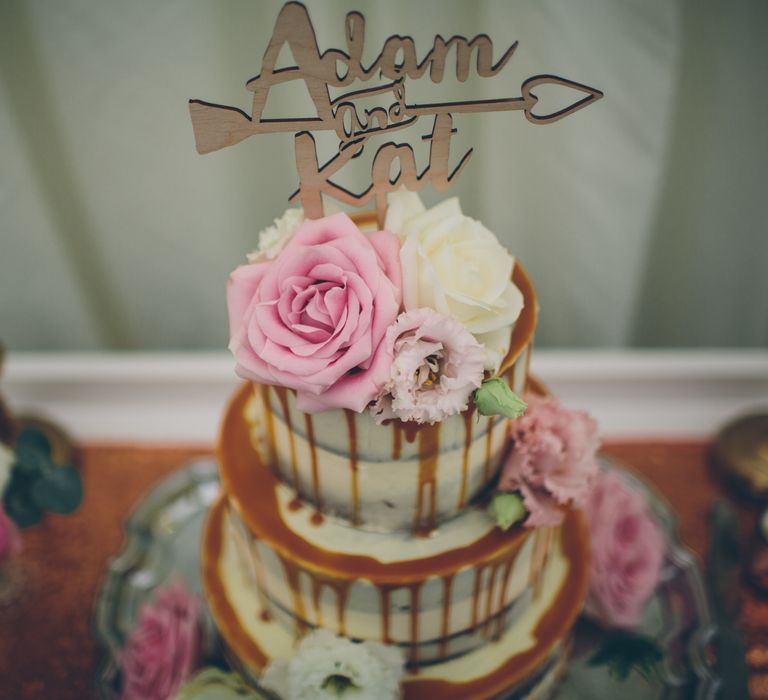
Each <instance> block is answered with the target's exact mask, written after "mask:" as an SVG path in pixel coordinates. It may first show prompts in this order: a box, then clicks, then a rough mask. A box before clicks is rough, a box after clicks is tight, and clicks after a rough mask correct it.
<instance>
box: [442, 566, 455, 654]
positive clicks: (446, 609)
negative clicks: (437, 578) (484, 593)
mask: <svg viewBox="0 0 768 700" xmlns="http://www.w3.org/2000/svg"><path fill="white" fill-rule="evenodd" d="M454 576H455V574H450V575H449V576H443V619H442V624H441V625H440V636H441V637H442V639H441V640H440V656H446V655H447V653H448V634H449V633H450V622H451V617H450V616H451V591H452V589H453V577H454Z"/></svg>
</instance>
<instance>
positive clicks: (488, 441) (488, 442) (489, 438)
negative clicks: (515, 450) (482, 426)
mask: <svg viewBox="0 0 768 700" xmlns="http://www.w3.org/2000/svg"><path fill="white" fill-rule="evenodd" d="M493 420H494V416H491V417H490V418H489V419H488V432H487V433H486V434H485V467H483V478H484V480H485V481H488V479H490V478H491V449H492V448H493Z"/></svg>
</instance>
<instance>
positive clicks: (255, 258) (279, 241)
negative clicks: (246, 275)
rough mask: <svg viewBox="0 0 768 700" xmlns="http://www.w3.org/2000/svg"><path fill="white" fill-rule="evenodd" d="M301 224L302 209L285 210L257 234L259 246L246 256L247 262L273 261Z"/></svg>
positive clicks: (302, 221) (302, 220) (302, 218)
mask: <svg viewBox="0 0 768 700" xmlns="http://www.w3.org/2000/svg"><path fill="white" fill-rule="evenodd" d="M303 223H304V210H303V209H300V208H295V207H293V208H290V209H286V210H285V212H284V214H283V215H282V216H281V217H279V218H278V219H275V221H274V223H273V224H272V225H271V226H267V228H265V229H264V230H263V231H261V232H260V233H259V245H258V247H257V248H256V250H254V251H253V252H252V253H249V254H248V262H251V263H254V262H263V261H265V260H274V259H275V258H276V257H277V256H278V255H279V253H280V251H281V250H282V249H283V248H284V247H285V244H286V243H287V242H288V239H289V238H290V237H291V236H292V235H293V234H294V232H295V231H296V229H297V228H299V226H301V225H302V224H303Z"/></svg>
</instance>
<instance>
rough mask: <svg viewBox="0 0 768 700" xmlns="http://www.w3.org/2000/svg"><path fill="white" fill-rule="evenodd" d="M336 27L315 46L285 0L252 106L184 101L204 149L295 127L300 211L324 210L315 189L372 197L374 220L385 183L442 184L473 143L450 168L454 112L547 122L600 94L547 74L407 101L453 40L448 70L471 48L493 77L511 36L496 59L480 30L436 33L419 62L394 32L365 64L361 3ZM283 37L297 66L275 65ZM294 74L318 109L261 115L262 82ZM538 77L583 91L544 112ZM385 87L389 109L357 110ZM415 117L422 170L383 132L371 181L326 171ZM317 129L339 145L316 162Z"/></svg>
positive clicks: (253, 83)
mask: <svg viewBox="0 0 768 700" xmlns="http://www.w3.org/2000/svg"><path fill="white" fill-rule="evenodd" d="M344 29H345V37H346V43H347V51H346V52H344V51H341V50H340V49H328V50H327V51H325V52H323V53H320V49H319V48H318V46H317V40H316V38H315V30H314V28H313V27H312V22H311V21H310V18H309V13H308V12H307V8H306V7H304V5H302V4H301V3H299V2H289V3H286V4H285V5H284V6H283V8H282V9H281V10H280V14H279V15H278V17H277V22H276V24H275V28H274V30H273V32H272V38H271V39H270V41H269V46H268V47H267V50H266V52H265V54H264V59H263V61H262V68H261V73H260V74H259V75H258V76H256V77H255V78H252V79H251V80H249V81H248V83H247V85H246V86H247V88H248V90H250V91H251V92H253V108H252V111H251V115H250V116H248V115H247V114H246V113H245V112H243V111H242V110H240V109H237V108H235V107H228V106H224V105H216V104H210V103H208V102H203V101H201V100H190V102H189V111H190V114H191V116H192V126H193V128H194V132H195V143H196V145H197V151H198V153H211V152H212V151H217V150H219V149H221V148H224V147H226V146H232V145H234V144H236V143H239V142H240V141H242V140H243V139H245V138H247V137H248V136H253V135H254V134H270V133H277V132H294V144H295V155H296V168H297V170H298V174H299V188H298V190H296V191H295V192H294V193H293V194H292V195H291V197H290V201H291V202H296V201H300V202H301V205H302V207H303V208H304V213H305V215H306V216H307V217H308V218H313V219H315V218H319V217H321V216H323V205H322V195H323V194H325V195H328V196H330V197H333V198H334V199H336V200H338V201H340V202H343V203H345V204H348V205H351V206H356V207H359V206H364V205H365V204H367V203H368V202H369V201H370V199H371V198H372V197H374V196H375V197H376V209H377V213H378V217H379V224H380V225H382V224H383V218H384V211H385V209H386V193H387V192H391V191H393V190H396V189H398V188H400V187H402V186H405V187H407V188H408V189H409V190H411V191H417V190H420V189H422V188H423V187H424V186H425V185H426V184H427V183H431V184H432V187H434V189H435V190H437V191H438V192H444V191H446V190H448V189H449V188H450V187H451V185H452V184H453V181H454V180H455V179H456V178H457V177H458V176H459V175H460V174H461V172H462V170H463V169H464V166H465V165H466V164H467V161H468V160H469V157H470V156H471V155H472V149H469V150H468V151H467V152H466V153H465V154H464V155H463V156H462V157H461V158H460V159H459V162H458V164H457V165H456V166H455V167H454V168H453V169H451V168H450V166H449V156H450V145H451V135H452V134H454V133H455V132H456V129H455V128H454V126H453V115H454V114H456V113H466V112H500V111H513V110H521V111H522V112H523V114H524V115H525V118H526V119H528V121H530V122H532V123H533V124H551V123H552V122H555V121H558V120H559V119H562V118H563V117H567V116H568V115H569V114H573V113H574V112H576V111H578V110H580V109H582V108H583V107H586V106H587V105H588V104H591V103H592V102H595V101H596V100H599V99H600V98H601V97H602V96H603V93H602V92H600V91H599V90H596V89H595V88H591V87H588V86H586V85H582V84H580V83H576V82H574V81H572V80H567V79H565V78H559V77H557V76H554V75H537V76H533V77H531V78H528V79H527V80H525V81H524V82H523V84H522V85H521V88H520V96H519V97H505V98H500V99H483V100H471V101H457V102H439V103H429V104H419V103H415V102H408V101H407V100H406V95H405V92H406V90H405V86H406V83H405V80H406V78H408V79H418V78H421V77H423V76H425V75H426V74H428V75H429V77H430V79H431V80H432V82H434V83H439V82H441V81H442V80H443V77H444V74H445V70H446V66H447V63H448V58H449V52H451V50H452V49H455V59H454V61H455V72H456V78H457V79H458V80H459V81H460V82H464V81H466V80H467V78H468V77H469V74H470V61H471V59H472V57H473V55H474V56H475V71H476V73H477V75H478V76H480V77H484V78H487V77H492V76H495V75H497V74H498V73H500V72H501V71H502V70H503V69H504V67H505V66H506V65H507V63H508V62H509V59H510V58H511V57H512V54H513V53H514V51H515V49H516V48H517V42H515V43H513V44H512V45H511V46H510V47H509V48H508V49H507V50H506V51H505V52H504V54H503V55H502V56H501V57H500V58H498V60H496V61H495V62H494V60H493V44H492V42H491V40H490V38H489V37H488V36H486V35H485V34H478V35H477V36H476V37H474V38H473V39H471V40H468V39H467V38H466V37H463V36H452V37H451V38H450V39H444V38H443V37H442V36H440V35H439V34H438V35H437V36H435V39H434V43H433V45H432V48H431V49H430V50H429V52H428V53H427V54H426V56H424V58H422V59H421V61H419V60H418V58H417V56H416V46H415V44H414V41H413V39H412V38H411V37H409V36H400V35H393V36H390V37H389V38H388V39H387V40H386V41H385V42H384V46H383V48H382V50H381V53H380V54H379V55H378V57H377V58H376V59H375V60H374V61H373V62H372V63H371V64H370V65H368V66H364V65H363V63H362V55H363V48H364V42H365V18H364V17H363V16H362V15H361V14H360V13H359V12H350V13H349V14H347V17H346V21H345V27H344ZM284 45H287V46H288V48H289V49H290V51H291V54H292V56H293V59H294V61H295V62H296V65H295V66H292V67H289V68H276V66H275V64H276V63H277V58H278V56H279V54H280V50H281V49H282V47H283V46H284ZM340 67H341V68H342V72H341V74H340V73H339V68H340ZM293 80H301V81H304V83H305V85H306V87H307V90H308V92H309V95H310V97H311V99H312V102H313V103H314V106H315V110H316V115H314V116H310V117H302V118H285V119H267V118H264V117H262V112H263V110H264V106H265V104H266V101H267V97H268V95H269V91H270V88H272V86H274V85H279V84H282V83H286V82H289V81H293ZM371 80H374V81H375V83H376V84H375V85H373V86H372V87H364V88H362V89H356V90H350V91H349V92H346V93H344V94H342V95H339V96H338V97H335V98H333V99H332V98H331V94H330V92H329V89H328V88H329V87H333V88H345V87H348V86H350V85H351V84H352V83H354V82H356V81H359V82H363V83H365V82H368V81H371ZM541 85H559V86H562V87H566V88H570V89H573V90H576V91H578V92H580V93H583V97H580V99H578V100H577V101H576V102H574V103H572V104H570V105H569V106H567V107H565V108H563V109H560V110H558V111H555V112H552V113H550V114H534V112H533V109H534V107H535V106H536V103H537V101H538V98H537V97H536V95H535V94H534V93H533V90H534V89H535V88H537V87H539V86H541ZM386 95H391V99H392V103H391V105H390V106H389V108H383V107H373V108H369V109H363V108H362V107H359V106H357V105H356V104H355V102H356V101H357V100H361V99H364V98H371V97H376V96H386ZM421 117H434V119H433V122H432V129H431V132H430V133H429V134H426V135H424V136H422V138H423V139H425V140H428V141H429V142H430V148H429V162H428V164H427V166H426V167H425V168H424V169H423V170H422V171H421V172H418V169H417V166H416V159H415V157H414V153H413V148H412V147H411V146H410V145H409V144H407V143H395V142H393V141H388V142H387V143H384V144H382V145H381V146H379V148H378V150H377V151H376V154H375V156H374V158H373V165H372V168H371V184H370V185H369V186H368V187H367V188H366V189H365V190H363V191H362V192H360V193H354V192H351V191H349V190H347V189H345V188H344V187H342V186H341V185H339V184H337V183H335V182H333V181H332V180H331V177H333V176H334V175H335V174H336V173H337V172H338V171H339V170H340V169H341V168H342V167H343V166H344V165H345V164H346V163H348V162H349V161H350V160H352V159H353V158H357V157H358V156H359V155H361V154H362V152H363V149H364V148H365V146H366V144H367V142H368V139H370V138H372V137H374V136H387V135H388V134H390V133H391V132H395V131H400V130H402V129H405V128H407V127H410V126H412V125H413V124H415V123H416V121H418V119H419V118H421ZM323 130H325V131H333V132H335V133H336V135H337V136H338V138H339V149H338V153H336V154H335V155H334V156H333V157H332V158H330V159H329V160H328V161H327V162H325V163H323V164H322V165H320V163H319V162H318V157H317V150H316V144H315V139H314V137H313V136H312V133H311V132H313V131H323ZM395 161H397V166H398V172H397V175H396V176H395V177H394V178H393V177H391V170H392V165H393V163H394V162H395Z"/></svg>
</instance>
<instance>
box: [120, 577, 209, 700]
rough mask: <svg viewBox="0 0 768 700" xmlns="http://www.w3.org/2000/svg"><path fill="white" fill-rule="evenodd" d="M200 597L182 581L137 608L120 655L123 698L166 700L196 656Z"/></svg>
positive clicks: (182, 680)
mask: <svg viewBox="0 0 768 700" xmlns="http://www.w3.org/2000/svg"><path fill="white" fill-rule="evenodd" d="M200 637H201V623H200V600H199V598H198V597H197V596H196V595H193V594H191V593H189V592H188V591H187V589H186V587H185V586H184V584H183V582H182V581H180V580H179V581H178V582H176V583H174V584H172V585H169V586H165V587H163V588H158V589H157V591H156V592H155V596H154V599H153V600H152V602H150V603H144V604H143V605H142V606H141V607H140V608H139V619H138V621H137V622H136V625H135V627H134V628H133V630H131V633H130V634H129V636H128V640H127V642H126V645H125V648H124V649H123V652H122V655H121V663H122V671H123V699H124V700H166V698H169V697H171V696H172V695H173V694H174V693H175V692H176V691H177V690H178V689H179V687H180V686H181V684H182V683H183V682H184V681H185V680H186V679H187V678H188V677H189V675H190V674H191V673H192V671H194V669H195V667H196V666H197V664H198V661H199V655H200Z"/></svg>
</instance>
